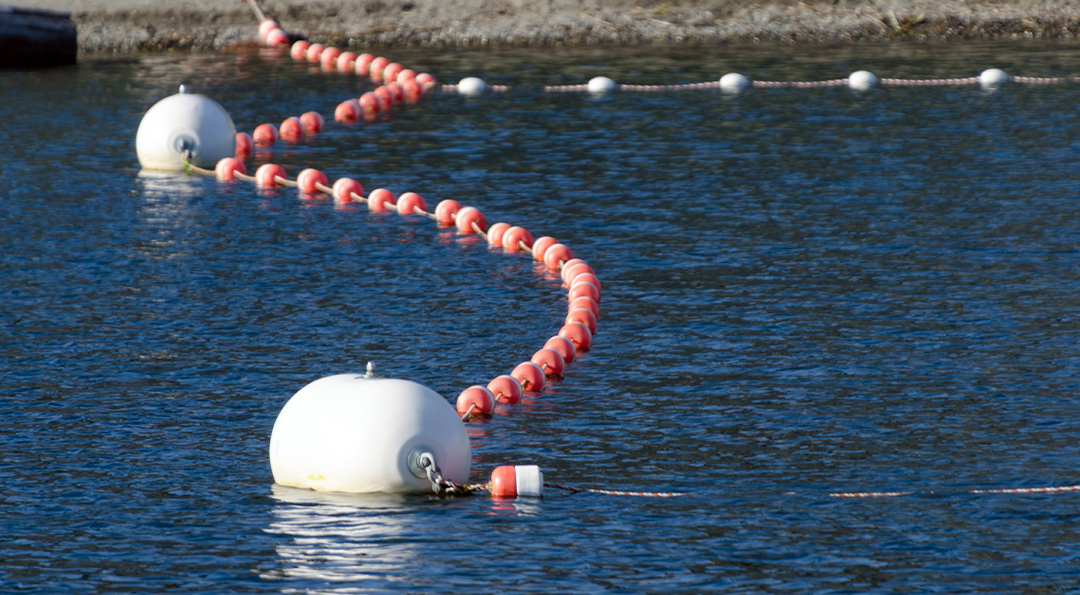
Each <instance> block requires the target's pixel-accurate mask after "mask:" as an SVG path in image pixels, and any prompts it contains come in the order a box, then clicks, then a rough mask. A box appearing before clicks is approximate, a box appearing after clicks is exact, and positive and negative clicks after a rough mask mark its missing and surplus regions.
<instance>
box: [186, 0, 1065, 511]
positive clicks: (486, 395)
mask: <svg viewBox="0 0 1080 595" xmlns="http://www.w3.org/2000/svg"><path fill="white" fill-rule="evenodd" d="M248 3H249V4H250V5H251V7H252V9H253V10H254V12H255V14H256V17H257V18H258V19H259V22H260V26H259V33H260V35H261V37H262V38H263V41H264V42H265V43H266V44H267V45H268V46H270V47H282V46H289V49H290V51H289V54H290V56H291V57H292V58H293V59H294V60H296V61H307V62H313V63H321V65H322V67H323V69H324V70H327V71H334V70H336V71H338V72H342V73H355V74H357V75H359V76H362V77H367V78H370V80H371V81H372V82H374V83H376V84H379V86H378V87H376V88H375V89H374V90H372V91H370V92H366V93H364V94H363V95H361V96H360V97H359V98H358V99H355V100H354V99H348V100H345V101H343V102H342V103H341V104H339V105H338V108H337V110H335V116H334V119H335V120H336V121H338V122H341V123H345V124H351V123H356V122H360V121H372V120H374V119H376V118H378V117H383V118H386V117H389V115H390V112H391V109H392V108H393V107H394V106H396V105H399V104H401V103H415V102H416V101H418V100H419V99H420V97H421V96H422V95H424V94H426V93H429V92H431V91H433V90H435V89H437V88H440V87H438V85H437V82H436V79H435V77H434V76H432V75H430V74H427V73H420V74H417V73H416V72H415V71H412V70H410V69H407V68H404V67H403V66H401V65H400V64H397V63H395V62H391V61H390V60H389V59H387V58H383V57H376V56H373V55H371V54H362V55H359V56H358V55H356V54H354V53H352V52H343V51H341V50H339V49H337V48H333V47H325V46H323V45H321V44H318V43H316V44H311V43H309V42H307V41H306V40H300V41H297V42H295V43H292V44H291V45H290V39H289V36H288V34H286V33H285V32H284V31H283V30H282V29H281V28H280V27H279V26H278V25H277V23H276V22H274V21H273V20H271V19H268V18H267V17H266V15H265V14H264V13H263V11H262V9H261V8H260V7H259V4H258V2H257V0H248ZM732 77H734V78H732ZM598 78H604V77H598ZM594 80H595V79H594ZM726 80H727V81H729V82H727V83H726V82H725V81H726ZM730 81H734V82H733V83H732V82H730ZM463 82H464V81H463ZM479 82H480V84H481V87H480V88H481V89H483V90H488V91H493V92H498V93H501V92H506V91H509V90H510V89H511V88H510V87H509V86H506V85H486V84H484V83H483V82H482V81H479ZM602 82H604V83H605V85H603V86H602V88H604V89H605V90H613V89H618V90H621V91H631V92H655V91H683V90H710V89H722V90H725V91H732V90H735V91H741V90H742V89H743V88H745V87H757V88H795V89H804V88H826V87H840V86H851V87H853V88H857V89H860V90H865V89H867V88H869V87H872V86H875V85H881V86H961V85H978V84H981V85H983V86H997V85H1000V84H1002V83H1005V82H1012V83H1018V84H1042V85H1045V84H1059V83H1065V82H1080V77H1070V78H1065V77H1027V76H1008V75H1006V74H1005V73H1004V72H1003V71H1000V70H997V69H991V70H988V71H984V72H983V73H982V74H981V75H980V76H972V77H961V78H936V79H902V78H881V79H878V78H877V77H875V76H874V75H873V74H871V73H869V72H866V71H859V72H856V73H853V74H852V75H851V76H849V77H846V78H835V79H827V80H820V81H766V80H754V81H750V80H748V79H746V78H745V77H743V76H742V75H737V74H735V73H732V74H729V75H725V77H724V78H721V79H720V80H716V81H705V82H700V83H680V84H667V85H632V84H622V85H618V84H615V83H614V82H613V81H611V80H610V79H605V80H604V81H602ZM591 87H592V82H590V84H576V85H554V86H545V87H543V90H544V91H545V92H583V91H590V90H591ZM441 89H442V90H443V91H445V92H455V91H460V92H465V89H463V88H461V86H459V85H454V84H447V85H442V86H441ZM324 122H325V120H324V118H323V117H322V116H321V115H320V114H318V113H317V112H306V113H304V114H303V115H301V116H300V117H290V118H286V120H285V121H283V122H282V124H281V125H280V126H278V127H275V126H273V125H271V124H261V125H259V126H258V127H256V129H255V131H254V132H253V133H252V134H251V135H248V134H246V133H239V134H238V135H237V156H236V158H229V159H223V160H222V162H219V164H218V166H217V168H216V170H208V169H204V168H200V167H197V166H195V165H193V164H191V163H189V162H188V159H187V157H188V156H186V155H185V159H184V161H185V165H186V167H187V169H188V171H191V172H194V173H199V174H204V175H216V176H217V177H218V178H219V179H222V180H228V179H231V178H235V179H239V180H242V181H245V182H249V183H254V184H256V185H258V186H262V187H273V186H285V187H293V188H300V189H301V191H302V192H310V193H321V194H325V195H328V196H332V197H333V198H334V199H335V200H337V201H341V202H353V201H355V202H363V203H364V204H366V205H367V206H368V208H369V209H371V210H373V211H374V210H380V211H381V210H386V209H395V210H399V212H400V213H401V214H403V215H405V214H417V215H421V216H424V217H426V218H428V219H432V220H434V221H436V222H437V224H438V225H439V226H440V227H457V228H458V232H459V233H461V234H462V235H470V234H476V235H478V236H480V237H481V238H483V239H484V240H485V242H486V243H488V244H489V245H491V246H500V247H502V248H503V250H504V252H522V253H524V254H530V253H531V255H532V257H533V258H534V259H535V260H536V261H538V262H542V263H544V264H545V268H546V269H547V270H549V271H552V272H557V273H559V274H560V276H561V277H562V279H563V282H564V285H565V286H566V287H568V298H569V302H570V306H569V310H570V312H569V314H568V315H567V318H566V321H565V324H564V326H563V328H562V329H560V331H559V333H558V335H555V336H554V337H552V338H551V339H549V340H548V342H547V343H545V346H544V348H542V349H541V350H540V351H538V352H537V353H536V354H534V356H533V357H532V359H531V360H529V361H528V362H523V363H522V364H520V365H519V366H518V367H517V368H515V369H514V372H512V373H511V374H509V375H502V376H499V377H497V378H496V379H494V380H492V381H491V382H490V383H488V385H487V386H480V385H476V386H473V387H470V388H468V389H466V390H465V391H463V392H462V393H461V395H460V396H459V397H458V411H459V414H460V415H461V417H462V420H463V421H465V422H467V421H469V420H470V419H472V418H473V417H475V416H476V415H491V414H493V413H494V403H495V402H506V403H516V402H517V401H518V400H520V398H521V396H522V395H523V394H524V393H525V392H526V390H529V391H531V392H534V393H536V392H539V391H540V390H542V388H543V385H544V384H545V380H544V377H545V376H546V377H547V378H549V379H558V378H560V377H561V375H562V372H563V370H564V368H565V366H566V364H567V363H569V362H572V361H573V360H574V359H575V358H576V355H577V353H578V352H579V351H582V350H585V349H587V348H588V347H589V345H590V344H591V342H592V335H593V333H594V332H595V324H596V319H597V318H598V317H599V301H600V287H599V279H597V278H596V276H595V271H593V270H592V268H591V267H588V265H586V264H585V263H584V262H583V261H581V260H580V259H576V258H573V255H572V253H571V252H570V250H569V248H567V247H566V246H564V245H563V244H560V243H558V242H557V241H556V240H554V239H553V238H548V237H542V238H538V239H536V240H535V241H534V240H533V237H532V235H531V234H530V233H529V232H528V231H527V230H524V229H523V228H520V227H511V226H509V225H508V224H503V223H497V224H494V225H492V226H490V227H489V226H488V225H487V222H486V220H485V219H484V217H483V214H482V213H480V211H479V210H478V209H476V208H475V207H465V206H462V205H460V204H459V203H457V202H456V201H453V200H444V201H441V202H440V203H439V204H438V206H437V208H436V209H435V211H434V212H430V211H428V210H427V207H426V204H425V202H424V201H423V199H422V197H420V196H419V195H415V194H414V193H406V194H402V195H401V196H395V195H394V194H393V193H392V192H390V191H388V190H384V189H378V190H374V191H372V192H371V193H370V194H369V195H368V196H366V197H365V196H364V195H363V194H362V192H363V190H362V186H360V184H359V183H356V182H355V181H353V180H351V179H349V178H340V179H339V180H338V181H337V182H335V184H334V186H333V187H332V186H330V185H327V182H328V180H326V179H325V176H324V175H323V174H322V173H321V172H318V171H316V170H310V169H307V170H304V171H302V172H301V174H300V176H298V177H297V179H289V178H287V177H285V175H284V170H283V169H281V168H280V167H279V166H274V165H272V164H264V165H263V166H262V167H260V171H262V170H263V169H264V168H267V167H270V168H277V169H270V170H266V171H268V172H269V173H268V174H267V175H266V177H265V179H264V178H263V176H260V173H259V172H256V175H254V176H250V175H247V172H246V167H245V166H244V160H246V159H248V158H250V157H251V156H252V149H253V147H254V146H268V145H271V144H274V143H276V142H277V141H278V139H282V140H285V141H286V142H290V143H298V142H302V140H304V139H305V138H308V137H312V136H313V135H315V134H317V133H318V132H320V131H321V130H322V128H323V126H324ZM278 171H280V172H281V173H277V172H278ZM310 172H314V173H311V174H310V176H309V178H310V179H313V180H314V181H313V182H306V181H301V179H300V178H302V177H303V176H305V175H306V174H309V173H310ZM343 180H346V181H348V182H350V183H352V184H355V186H351V185H350V188H352V189H350V190H343V191H342V192H341V193H339V192H337V191H336V187H337V185H338V184H339V183H342V182H343ZM407 195H411V196H410V197H409V199H410V200H411V201H413V203H411V204H412V205H413V206H411V207H409V206H407V205H406V206H405V207H403V208H401V209H399V203H401V202H402V201H403V200H405V198H406V196H407ZM496 226H499V229H498V231H497V232H496ZM548 252H551V253H552V254H554V256H548ZM586 276H587V277H586ZM579 277H580V278H582V279H587V280H586V281H582V282H581V283H575V280H576V279H578V278H579ZM585 286H588V287H585ZM576 287H581V292H580V295H575V288H576ZM582 300H583V301H582ZM575 304H580V305H581V306H582V307H577V308H576V307H575ZM582 310H584V311H590V312H591V313H592V316H591V317H590V316H585V315H578V314H576V313H577V312H578V311H582ZM583 321H584V322H583ZM590 326H591V327H592V328H591V329H590V328H589V327H590ZM553 342H554V343H553ZM549 345H551V347H549ZM527 364H528V365H533V364H535V366H534V367H538V368H539V369H540V370H541V372H540V376H539V378H537V377H536V375H535V373H534V371H532V370H531V369H530V368H529V367H528V366H527ZM519 369H521V370H523V371H522V372H521V373H520V374H518V370H519ZM507 378H509V379H510V380H505V379H507ZM526 383H528V385H526ZM533 389H538V390H533ZM466 395H469V399H472V400H469V399H465V397H466ZM473 397H475V399H473ZM437 470H438V467H437V466H434V464H433V467H432V469H431V471H430V473H429V476H430V477H432V478H433V479H432V482H433V484H436V485H437V489H436V490H435V491H436V493H437V494H440V495H443V494H444V493H452V494H465V493H469V492H473V491H483V490H487V491H490V490H491V484H490V483H489V484H463V485H458V484H454V483H453V482H450V481H448V480H446V479H445V478H442V477H441V475H440V474H438V472H437ZM543 485H544V486H546V487H550V488H554V489H561V490H565V491H568V492H571V493H579V492H588V493H597V494H607V495H617V496H647V497H658V498H669V497H675V496H682V495H684V494H683V493H679V492H637V491H621V490H604V489H592V488H578V487H573V486H566V485H562V484H557V483H550V482H548V483H544V484H543ZM1077 491H1080V485H1068V486H1055V487H1040V488H999V489H972V490H967V491H965V492H964V493H970V494H1040V493H1064V492H1077ZM918 493H920V492H916V491H888V492H833V493H830V494H829V495H830V496H831V497H836V498H884V497H899V496H909V495H915V494H918ZM926 493H930V494H937V493H941V492H926Z"/></svg>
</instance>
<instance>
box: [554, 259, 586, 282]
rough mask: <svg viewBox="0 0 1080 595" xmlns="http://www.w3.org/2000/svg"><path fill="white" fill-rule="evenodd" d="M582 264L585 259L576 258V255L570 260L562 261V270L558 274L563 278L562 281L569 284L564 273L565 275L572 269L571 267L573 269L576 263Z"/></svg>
mask: <svg viewBox="0 0 1080 595" xmlns="http://www.w3.org/2000/svg"><path fill="white" fill-rule="evenodd" d="M582 264H585V261H584V260H581V259H580V258H576V257H575V258H571V259H570V260H568V261H566V262H565V263H563V268H562V272H561V273H559V275H560V276H561V277H562V280H563V282H564V283H566V284H567V285H569V284H570V279H569V278H567V276H566V275H567V274H568V273H569V272H570V271H571V270H573V269H574V267H576V266H578V265H582Z"/></svg>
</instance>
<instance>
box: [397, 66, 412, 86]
mask: <svg viewBox="0 0 1080 595" xmlns="http://www.w3.org/2000/svg"><path fill="white" fill-rule="evenodd" d="M394 80H396V81H397V82H399V83H401V84H405V81H415V80H416V71H415V70H413V69H411V68H406V69H404V70H402V71H401V72H399V73H398V75H397V78H395V79H394Z"/></svg>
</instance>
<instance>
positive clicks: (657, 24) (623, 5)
mask: <svg viewBox="0 0 1080 595" xmlns="http://www.w3.org/2000/svg"><path fill="white" fill-rule="evenodd" d="M9 4H14V5H17V6H28V7H36V8H45V9H51V10H58V11H63V12H69V13H70V14H71V18H72V20H73V21H74V22H75V23H76V24H77V26H78V37H79V48H80V52H82V53H84V54H102V53H129V52H138V51H170V50H212V49H221V48H224V47H231V46H238V45H240V46H242V45H254V44H257V43H258V39H257V30H256V29H257V25H258V22H257V20H256V18H255V16H254V14H253V12H252V10H251V7H250V6H249V5H248V3H247V2H244V1H239V2H238V1H236V0H217V1H214V2H205V1H202V2H198V1H195V0H170V1H168V2H162V1H160V0H38V1H33V2H11V3H9ZM261 5H262V7H263V9H264V10H265V12H266V13H267V14H268V15H269V16H271V17H274V18H276V19H277V20H278V22H279V23H280V24H281V25H282V27H284V28H285V29H286V30H287V31H289V32H291V33H297V34H302V35H305V36H307V37H308V38H310V39H312V40H316V41H320V42H323V43H331V44H334V45H336V46H338V47H342V48H344V47H351V48H365V47H385V46H399V47H400V46H410V47H484V46H555V45H641V44H723V43H769V44H803V43H859V42H867V41H869V42H880V41H886V40H898V41H943V40H1009V39H1059V40H1072V39H1077V37H1078V36H1080V0H1063V1H1047V0H1009V1H1002V2H993V1H983V2H967V1H965V0H942V1H924V0H804V1H801V2H800V1H797V0H353V1H346V0H321V1H312V2H307V1H303V0H265V1H264V2H262V3H261Z"/></svg>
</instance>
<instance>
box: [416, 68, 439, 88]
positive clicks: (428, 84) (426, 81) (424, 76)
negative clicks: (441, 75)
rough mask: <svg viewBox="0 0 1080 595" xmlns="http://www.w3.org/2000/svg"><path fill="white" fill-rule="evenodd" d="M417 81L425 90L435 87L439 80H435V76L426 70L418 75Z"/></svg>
mask: <svg viewBox="0 0 1080 595" xmlns="http://www.w3.org/2000/svg"><path fill="white" fill-rule="evenodd" d="M416 82H418V83H420V88H421V89H423V90H424V91H430V90H432V89H434V88H435V85H437V84H438V81H436V80H435V77H434V76H433V75H430V74H428V73H426V72H421V73H420V74H418V75H416Z"/></svg>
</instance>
